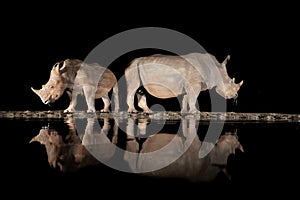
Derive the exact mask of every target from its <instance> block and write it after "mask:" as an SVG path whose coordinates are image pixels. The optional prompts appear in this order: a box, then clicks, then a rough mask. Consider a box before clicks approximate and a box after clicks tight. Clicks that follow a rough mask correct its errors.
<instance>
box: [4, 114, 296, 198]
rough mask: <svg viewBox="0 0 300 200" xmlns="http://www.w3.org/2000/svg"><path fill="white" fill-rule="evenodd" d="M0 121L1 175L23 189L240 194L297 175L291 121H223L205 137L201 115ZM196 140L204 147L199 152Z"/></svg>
mask: <svg viewBox="0 0 300 200" xmlns="http://www.w3.org/2000/svg"><path fill="white" fill-rule="evenodd" d="M0 122H1V126H2V128H3V129H4V130H9V131H8V132H7V133H6V134H3V135H2V136H3V137H4V138H3V141H4V142H3V145H2V147H5V149H4V151H2V152H6V153H4V155H3V161H5V164H3V166H4V167H5V168H6V170H3V172H5V173H6V175H7V176H5V177H8V181H5V180H3V181H5V182H7V184H6V186H11V187H13V188H28V190H26V191H28V192H27V193H26V194H28V196H30V195H29V194H31V193H32V190H44V189H45V188H50V187H52V186H55V188H56V190H59V191H65V189H69V190H70V189H73V190H77V189H80V188H81V190H83V189H84V190H96V189H98V187H101V188H102V189H104V190H109V189H112V190H117V191H121V190H123V191H124V190H125V191H126V192H128V191H132V190H134V191H136V190H138V189H142V190H143V191H144V192H147V191H149V190H151V191H152V192H151V193H153V192H154V193H156V194H157V193H158V192H163V193H167V194H173V195H175V194H176V193H177V192H178V191H185V192H186V191H190V192H193V193H203V192H204V193H208V192H212V194H215V193H214V191H215V190H216V189H217V190H218V191H220V190H222V191H225V190H227V189H231V188H234V189H235V190H239V191H243V192H244V195H248V194H249V195H251V194H254V193H253V192H258V191H262V192H266V193H268V192H272V191H273V192H274V191H276V192H280V191H282V192H283V191H284V192H286V191H288V192H290V193H292V189H291V188H292V187H290V189H287V190H286V189H285V190H283V189H282V188H283V187H285V188H289V186H291V185H293V184H292V183H293V182H294V181H297V180H299V178H300V176H299V167H300V166H299V164H298V162H297V158H298V156H299V150H298V141H299V139H300V134H299V133H300V132H299V123H258V122H254V123H248V122H242V123H236V122H233V123H231V122H230V123H229V122H226V123H225V124H224V127H223V130H222V133H221V134H220V136H219V137H218V138H217V140H216V141H205V140H204V138H205V134H206V132H207V130H208V127H209V123H205V122H199V121H198V120H195V119H181V120H170V121H168V120H166V121H160V120H153V119H149V118H147V117H144V118H142V119H138V118H134V117H132V118H128V119H121V120H119V119H113V118H101V119H99V118H94V117H89V118H80V119H77V118H65V119H56V120H55V119H46V120H20V119H19V120H5V119H1V121H0ZM211 123H214V122H211ZM5 144H6V145H5ZM201 147H202V148H203V149H204V150H205V149H207V150H209V153H208V154H207V155H206V156H204V157H201V155H202V154H201V151H200V148H201ZM202 148H201V149H202ZM162 149H163V151H161V150H162ZM202 153H203V152H202ZM119 169H121V170H119ZM132 172H135V173H132ZM5 179H6V178H5ZM29 182H30V184H29ZM95 183H96V184H95ZM74 185H75V186H74ZM266 185H267V186H268V187H267V188H269V189H267V188H266ZM63 188H64V189H63ZM154 188H155V189H154ZM222 194H223V195H225V193H222ZM226 194H227V193H226ZM24 195H25V194H24ZM223 195H222V196H223ZM125 196H126V195H125ZM175 196H176V195H175ZM225 196H226V195H225ZM227 196H230V195H227Z"/></svg>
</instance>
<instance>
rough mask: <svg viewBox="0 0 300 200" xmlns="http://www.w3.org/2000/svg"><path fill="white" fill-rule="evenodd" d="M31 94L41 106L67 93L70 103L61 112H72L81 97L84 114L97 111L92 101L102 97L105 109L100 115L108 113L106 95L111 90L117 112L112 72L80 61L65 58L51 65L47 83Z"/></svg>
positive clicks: (116, 92) (115, 84) (117, 100)
mask: <svg viewBox="0 0 300 200" xmlns="http://www.w3.org/2000/svg"><path fill="white" fill-rule="evenodd" d="M31 89H32V91H33V92H34V93H35V94H37V95H38V96H39V97H40V99H41V100H42V102H43V103H44V104H49V103H53V102H55V101H56V100H58V99H59V98H60V97H61V96H62V95H63V93H64V92H65V91H66V92H67V94H68V96H69V97H70V104H69V106H68V108H67V109H65V110H64V112H74V111H75V107H76V104H77V95H79V94H80V95H84V96H85V99H86V103H87V106H88V110H87V112H96V109H95V99H99V98H102V100H103V102H104V108H103V109H102V110H101V112H109V106H110V104H111V101H110V99H109V97H108V93H109V92H110V91H111V89H112V90H113V97H114V103H115V108H114V111H115V112H118V110H119V98H118V85H117V79H116V77H115V75H114V73H113V72H112V71H110V70H109V69H107V68H105V67H102V66H100V65H99V64H97V63H92V64H87V63H85V62H83V61H82V60H79V59H66V60H64V61H60V62H57V63H56V64H54V65H53V67H52V69H51V72H50V78H49V80H48V82H47V83H46V84H45V85H43V86H42V88H41V89H39V90H38V89H34V88H33V87H31Z"/></svg>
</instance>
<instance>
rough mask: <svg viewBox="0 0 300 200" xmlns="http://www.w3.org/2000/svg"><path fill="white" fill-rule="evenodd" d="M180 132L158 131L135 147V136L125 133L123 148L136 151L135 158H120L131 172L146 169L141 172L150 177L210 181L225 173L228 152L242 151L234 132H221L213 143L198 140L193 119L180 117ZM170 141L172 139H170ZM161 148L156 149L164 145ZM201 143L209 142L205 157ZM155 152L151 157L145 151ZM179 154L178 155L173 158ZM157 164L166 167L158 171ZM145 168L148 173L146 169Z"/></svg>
mask: <svg viewBox="0 0 300 200" xmlns="http://www.w3.org/2000/svg"><path fill="white" fill-rule="evenodd" d="M145 123H148V122H145V121H144V122H142V121H139V122H138V131H139V132H141V130H139V129H140V128H143V131H145V130H144V127H145ZM181 123H182V133H179V134H175V133H173V134H172V133H158V134H155V135H153V136H150V137H148V138H147V139H146V140H145V142H144V143H143V144H142V146H141V147H139V146H138V141H137V140H136V138H137V137H133V136H132V133H129V134H128V138H130V140H128V142H127V151H126V152H129V151H131V152H136V153H137V152H138V154H136V157H134V156H132V154H130V153H128V154H130V156H127V154H125V157H124V159H125V160H127V161H128V163H129V166H130V167H131V168H132V170H133V171H141V172H143V171H147V172H146V173H144V175H147V176H152V177H166V178H167V177H168V178H172V177H173V178H184V179H188V180H190V181H197V182H198V181H199V182H200V181H201V182H202V181H205V182H208V181H213V180H214V179H215V178H216V177H217V175H218V174H219V173H225V175H228V173H227V160H228V157H229V155H231V154H235V152H236V150H237V149H239V150H240V151H244V150H243V147H242V145H241V144H240V142H239V141H238V137H237V134H236V132H235V133H231V132H225V133H224V134H222V135H221V136H220V137H219V139H218V141H217V143H216V144H215V143H210V142H203V141H200V140H199V137H198V135H197V134H196V133H197V132H196V131H197V130H196V121H195V120H194V119H182V121H181ZM132 126H133V123H132V120H131V119H129V123H128V127H127V130H130V131H132V130H133V128H132ZM171 141H172V142H171ZM167 145H168V148H166V149H165V150H164V151H158V150H160V149H161V148H165V147H166V146H167ZM203 145H205V147H207V149H211V148H210V147H211V146H212V145H213V148H212V150H211V151H210V152H209V153H208V154H207V156H205V157H203V158H202V157H201V156H200V154H201V152H200V147H201V146H203ZM149 152H156V154H154V155H153V156H149V155H148V154H147V153H149ZM178 152H179V153H182V155H181V156H180V157H179V158H178V159H175V160H174V162H171V163H169V164H167V163H163V162H169V161H170V160H172V159H174V158H176V156H177V155H178ZM159 166H166V167H163V168H161V169H158V170H153V171H151V170H150V169H156V168H158V167H159ZM148 171H149V172H148Z"/></svg>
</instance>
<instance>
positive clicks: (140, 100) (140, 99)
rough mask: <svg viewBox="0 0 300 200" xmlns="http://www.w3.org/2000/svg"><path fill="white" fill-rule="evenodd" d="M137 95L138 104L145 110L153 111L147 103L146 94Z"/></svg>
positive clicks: (147, 111)
mask: <svg viewBox="0 0 300 200" xmlns="http://www.w3.org/2000/svg"><path fill="white" fill-rule="evenodd" d="M137 97H138V106H139V107H140V108H142V109H143V112H145V113H152V111H151V110H150V108H149V107H148V105H147V100H146V96H145V95H144V94H137Z"/></svg>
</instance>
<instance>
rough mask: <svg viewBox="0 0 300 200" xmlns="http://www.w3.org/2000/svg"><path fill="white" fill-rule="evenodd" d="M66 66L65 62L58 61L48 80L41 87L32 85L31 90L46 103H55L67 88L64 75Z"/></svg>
mask: <svg viewBox="0 0 300 200" xmlns="http://www.w3.org/2000/svg"><path fill="white" fill-rule="evenodd" d="M61 64H63V66H62V67H61V68H60V65H61ZM64 68H65V62H58V63H56V64H55V65H54V66H53V67H52V70H51V72H50V78H49V80H48V82H47V83H46V84H45V85H42V88H41V89H34V88H33V87H31V90H32V91H33V92H34V93H35V94H37V95H38V96H39V97H40V98H41V100H42V102H43V103H44V104H49V103H53V102H54V101H56V100H57V99H59V98H60V97H61V96H62V95H63V93H64V91H65V89H66V85H65V81H64V78H63V76H62V73H63V71H64V70H63V69H64Z"/></svg>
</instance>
